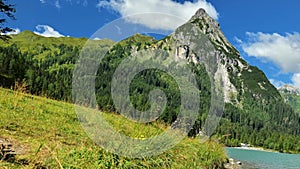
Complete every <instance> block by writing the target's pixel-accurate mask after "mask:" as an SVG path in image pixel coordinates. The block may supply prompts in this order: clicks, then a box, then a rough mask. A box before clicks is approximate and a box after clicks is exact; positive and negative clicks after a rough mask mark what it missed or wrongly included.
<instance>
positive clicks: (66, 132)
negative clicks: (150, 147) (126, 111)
mask: <svg viewBox="0 0 300 169" xmlns="http://www.w3.org/2000/svg"><path fill="white" fill-rule="evenodd" d="M22 90H24V86H22V85H19V87H18V92H14V91H12V90H7V89H2V88H0V119H1V120H0V133H1V134H0V140H4V139H7V140H9V141H10V142H12V143H13V148H14V149H15V150H16V152H17V156H16V159H15V160H13V161H10V162H8V161H0V168H219V167H221V166H223V163H224V162H225V161H226V154H225V150H224V149H223V147H222V146H221V145H219V144H217V143H215V142H207V143H204V144H201V143H199V141H198V140H197V139H192V138H186V139H184V140H183V141H182V142H181V143H180V144H179V145H177V146H176V147H174V148H173V149H171V150H169V151H168V152H165V153H164V154H161V155H159V156H157V157H153V158H146V159H128V158H124V157H120V156H117V155H114V154H111V153H109V152H107V151H106V150H104V149H102V148H101V147H99V146H97V145H95V144H94V143H93V142H92V141H91V140H90V139H89V137H88V136H87V135H86V134H85V132H84V131H83V129H82V127H81V125H80V123H79V122H78V120H77V117H76V114H75V112H74V106H73V105H72V104H69V103H65V102H59V101H54V100H50V99H46V98H42V97H37V96H32V95H28V94H22V93H21V92H20V91H22ZM104 116H105V118H106V119H107V121H109V122H110V123H111V124H112V125H113V126H114V127H115V128H122V130H123V132H124V133H126V134H127V135H129V136H132V137H137V138H143V137H149V136H151V135H153V134H156V133H159V132H161V131H163V130H164V129H165V127H166V126H164V125H162V124H158V123H154V124H151V125H142V124H135V123H133V122H130V121H127V120H126V119H125V118H123V117H121V116H119V115H115V114H111V113H110V114H106V113H104Z"/></svg>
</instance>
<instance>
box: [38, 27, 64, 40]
mask: <svg viewBox="0 0 300 169" xmlns="http://www.w3.org/2000/svg"><path fill="white" fill-rule="evenodd" d="M35 28H36V30H37V31H39V32H37V31H35V32H34V33H35V34H37V35H40V36H44V37H55V38H58V37H63V36H64V35H62V34H60V33H59V32H57V31H56V30H54V29H53V28H52V27H50V26H48V25H37V26H36V27H35Z"/></svg>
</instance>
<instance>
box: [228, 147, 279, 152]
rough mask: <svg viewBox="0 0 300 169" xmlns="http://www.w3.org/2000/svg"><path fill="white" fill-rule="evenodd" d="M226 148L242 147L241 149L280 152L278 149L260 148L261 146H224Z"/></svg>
mask: <svg viewBox="0 0 300 169" xmlns="http://www.w3.org/2000/svg"><path fill="white" fill-rule="evenodd" d="M226 148H236V149H242V150H256V151H265V152H272V153H280V152H279V151H276V150H272V149H265V148H262V147H226Z"/></svg>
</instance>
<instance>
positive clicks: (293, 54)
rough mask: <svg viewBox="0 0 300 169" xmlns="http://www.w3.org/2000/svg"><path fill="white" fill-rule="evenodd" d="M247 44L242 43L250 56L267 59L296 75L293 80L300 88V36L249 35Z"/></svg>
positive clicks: (275, 34) (293, 34) (297, 34)
mask: <svg viewBox="0 0 300 169" xmlns="http://www.w3.org/2000/svg"><path fill="white" fill-rule="evenodd" d="M247 37H248V40H247V42H242V48H243V50H244V51H245V52H246V53H247V54H248V55H249V56H254V57H257V58H261V59H267V60H269V61H272V62H274V63H275V64H276V65H278V66H279V67H280V68H281V70H282V71H283V72H289V73H294V76H293V78H292V79H291V80H292V82H293V83H294V85H295V86H297V87H300V34H299V33H286V34H285V35H280V34H278V33H273V34H267V33H261V32H259V33H250V32H248V33H247Z"/></svg>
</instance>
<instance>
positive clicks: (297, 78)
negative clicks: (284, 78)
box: [292, 73, 300, 88]
mask: <svg viewBox="0 0 300 169" xmlns="http://www.w3.org/2000/svg"><path fill="white" fill-rule="evenodd" d="M292 82H293V86H295V87H297V88H300V73H295V74H294V75H293V77H292Z"/></svg>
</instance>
